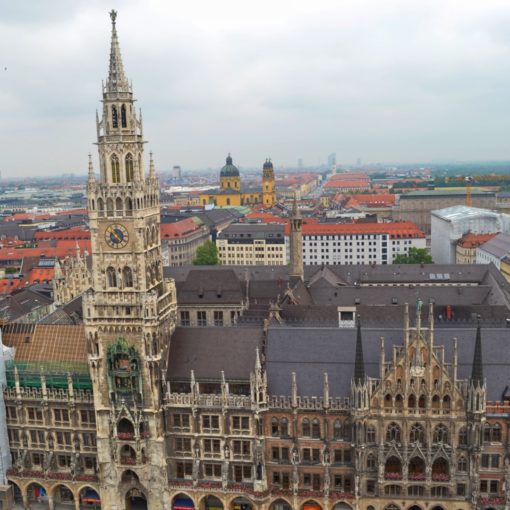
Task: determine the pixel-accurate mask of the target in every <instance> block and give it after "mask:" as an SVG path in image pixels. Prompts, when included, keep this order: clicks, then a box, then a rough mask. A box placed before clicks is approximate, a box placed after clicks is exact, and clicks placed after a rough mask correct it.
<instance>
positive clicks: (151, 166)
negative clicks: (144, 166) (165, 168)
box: [149, 151, 156, 179]
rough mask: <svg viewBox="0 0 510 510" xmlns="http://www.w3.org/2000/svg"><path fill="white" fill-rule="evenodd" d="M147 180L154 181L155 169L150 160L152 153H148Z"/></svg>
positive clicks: (151, 159)
mask: <svg viewBox="0 0 510 510" xmlns="http://www.w3.org/2000/svg"><path fill="white" fill-rule="evenodd" d="M149 179H156V167H155V166H154V159H153V158H152V151H151V152H150V153H149Z"/></svg>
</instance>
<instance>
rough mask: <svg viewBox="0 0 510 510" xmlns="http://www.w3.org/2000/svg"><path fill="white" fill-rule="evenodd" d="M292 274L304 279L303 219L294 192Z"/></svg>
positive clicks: (291, 232) (291, 248)
mask: <svg viewBox="0 0 510 510" xmlns="http://www.w3.org/2000/svg"><path fill="white" fill-rule="evenodd" d="M289 275H290V276H294V277H298V278H300V279H301V280H303V277H304V268H303V219H302V218H301V214H300V212H299V209H298V205H297V198H296V195H295V194H294V201H293V203H292V214H291V217H290V272H289Z"/></svg>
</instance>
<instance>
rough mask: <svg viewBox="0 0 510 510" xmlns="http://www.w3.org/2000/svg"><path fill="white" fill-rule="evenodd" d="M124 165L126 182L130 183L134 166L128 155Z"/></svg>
mask: <svg viewBox="0 0 510 510" xmlns="http://www.w3.org/2000/svg"><path fill="white" fill-rule="evenodd" d="M125 165H126V182H132V181H133V176H134V164H133V155H132V154H131V153H128V154H127V156H126V159H125Z"/></svg>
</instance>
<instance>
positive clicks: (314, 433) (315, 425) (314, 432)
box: [312, 418, 321, 439]
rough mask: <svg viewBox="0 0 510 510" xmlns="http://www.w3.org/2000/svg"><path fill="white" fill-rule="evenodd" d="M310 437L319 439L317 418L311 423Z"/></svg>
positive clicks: (319, 431) (319, 427) (319, 428)
mask: <svg viewBox="0 0 510 510" xmlns="http://www.w3.org/2000/svg"><path fill="white" fill-rule="evenodd" d="M312 437H313V438H314V439H320V437H321V424H320V422H319V420H318V419H317V418H315V419H314V420H313V421H312Z"/></svg>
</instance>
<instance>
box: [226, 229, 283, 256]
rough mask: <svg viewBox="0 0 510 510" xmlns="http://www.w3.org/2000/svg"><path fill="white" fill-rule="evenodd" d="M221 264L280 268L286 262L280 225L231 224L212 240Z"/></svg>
mask: <svg viewBox="0 0 510 510" xmlns="http://www.w3.org/2000/svg"><path fill="white" fill-rule="evenodd" d="M216 246H217V247H218V254H219V257H220V261H221V263H222V264H227V265H242V266H249V265H264V266H282V265H285V264H286V263H287V250H286V246H285V231H284V226H283V225H267V224H256V225H250V224H245V223H239V224H233V225H230V226H229V227H227V228H226V229H225V230H223V231H222V232H220V233H219V234H218V238H217V240H216Z"/></svg>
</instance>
